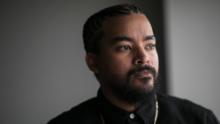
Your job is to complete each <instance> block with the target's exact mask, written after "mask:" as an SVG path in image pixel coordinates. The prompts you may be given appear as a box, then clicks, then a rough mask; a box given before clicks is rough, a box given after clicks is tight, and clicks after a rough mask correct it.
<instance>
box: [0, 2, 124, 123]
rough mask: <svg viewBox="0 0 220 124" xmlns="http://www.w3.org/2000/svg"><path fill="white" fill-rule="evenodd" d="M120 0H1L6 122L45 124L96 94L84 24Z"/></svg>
mask: <svg viewBox="0 0 220 124" xmlns="http://www.w3.org/2000/svg"><path fill="white" fill-rule="evenodd" d="M122 1H123V0H121V1H118V0H111V1H110V0H99V1H97V0H96V1H93V0H92V1H91V0H87V1H85V0H84V1H82V2H73V1H72V2H71V1H66V2H64V1H61V0H60V1H59V2H58V1H57V2H56V1H53V2H49V1H47V2H42V1H41V2H39V1H38V2H37V1H35V2H34V1H20V2H19V1H17V2H15V1H14V2H10V1H8V2H1V3H0V4H1V7H0V8H1V10H3V11H1V21H3V22H1V30H2V29H3V31H1V35H2V36H1V53H3V55H2V56H1V62H3V67H2V68H1V71H2V76H1V84H0V88H1V90H0V94H1V95H0V97H1V102H0V104H1V105H0V107H1V108H0V123H1V124H41V123H42V124H43V123H46V122H47V121H48V120H49V119H51V118H52V117H55V116H56V115H57V114H59V113H61V112H63V111H64V110H68V109H70V108H71V107H72V106H74V105H76V104H78V103H80V102H82V101H84V100H86V99H87V98H90V97H92V96H95V95H96V90H97V88H98V83H97V82H96V80H95V78H94V76H93V74H92V73H91V72H90V71H89V70H88V69H87V67H86V64H85V62H84V56H85V53H84V49H83V45H82V25H83V23H84V22H85V20H86V19H87V17H88V16H89V15H91V14H92V13H94V12H95V11H97V10H99V9H101V8H103V7H105V6H109V5H113V4H116V3H120V2H122Z"/></svg>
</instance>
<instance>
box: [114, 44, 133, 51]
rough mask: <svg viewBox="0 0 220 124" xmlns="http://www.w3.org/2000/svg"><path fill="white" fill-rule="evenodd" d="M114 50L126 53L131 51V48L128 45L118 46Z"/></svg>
mask: <svg viewBox="0 0 220 124" xmlns="http://www.w3.org/2000/svg"><path fill="white" fill-rule="evenodd" d="M116 49H117V51H128V50H131V49H132V48H131V46H129V45H120V46H118V47H117V48H116Z"/></svg>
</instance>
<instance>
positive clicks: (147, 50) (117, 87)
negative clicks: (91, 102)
mask: <svg viewBox="0 0 220 124" xmlns="http://www.w3.org/2000/svg"><path fill="white" fill-rule="evenodd" d="M102 31H103V34H104V36H103V38H102V39H101V41H100V54H98V55H97V60H96V61H97V70H98V71H97V73H98V75H99V81H100V82H101V85H102V86H103V87H104V88H105V89H108V90H110V91H111V92H112V93H113V94H115V95H119V97H120V95H131V94H133V95H135V94H136V95H140V94H147V93H149V92H150V91H152V90H153V88H154V83H155V78H156V76H157V73H158V66H159V65H158V54H157V51H156V48H155V45H156V41H155V38H154V33H153V30H152V27H151V25H150V23H149V21H148V19H147V18H146V16H145V15H143V14H130V15H126V16H118V17H112V18H108V19H107V20H106V21H105V22H104V23H103V28H102ZM149 68H150V69H149ZM122 97H123V96H122Z"/></svg>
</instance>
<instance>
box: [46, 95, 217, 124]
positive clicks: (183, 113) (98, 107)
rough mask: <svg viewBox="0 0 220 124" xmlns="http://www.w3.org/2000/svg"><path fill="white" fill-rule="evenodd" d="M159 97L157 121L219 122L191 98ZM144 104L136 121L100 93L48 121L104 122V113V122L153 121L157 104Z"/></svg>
mask: <svg viewBox="0 0 220 124" xmlns="http://www.w3.org/2000/svg"><path fill="white" fill-rule="evenodd" d="M157 99H158V103H159V116H158V120H157V123H156V124H219V122H218V120H217V118H216V117H215V115H214V114H213V113H212V111H210V110H209V109H206V108H204V107H202V106H200V105H197V104H195V103H192V102H191V101H188V100H185V99H180V98H176V97H172V96H168V95H162V94H157ZM152 105H153V104H152ZM145 107H146V106H145V105H143V106H142V107H141V108H140V109H138V110H137V111H135V112H134V114H135V118H134V119H133V120H135V121H133V120H132V119H130V117H129V116H130V114H131V113H128V112H125V111H123V110H122V109H120V108H117V107H116V106H114V105H112V104H111V103H110V102H108V101H107V100H106V99H105V98H104V97H103V96H99V95H98V97H95V98H92V99H90V100H88V101H85V102H83V103H81V104H79V105H78V106H76V107H74V108H72V109H71V110H69V111H66V112H64V113H62V114H61V115H59V116H57V117H56V118H54V119H52V120H51V121H50V122H49V123H48V124H103V121H102V119H101V118H102V116H103V118H104V121H105V124H136V123H138V124H139V123H140V124H152V123H153V122H152V118H154V113H155V112H154V111H155V109H154V107H155V106H152V108H148V107H147V108H145ZM100 112H101V114H100ZM130 121H131V123H130Z"/></svg>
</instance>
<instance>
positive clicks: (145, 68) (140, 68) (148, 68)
mask: <svg viewBox="0 0 220 124" xmlns="http://www.w3.org/2000/svg"><path fill="white" fill-rule="evenodd" d="M141 71H148V72H149V73H151V74H152V75H153V77H154V78H156V77H157V71H156V69H155V68H154V67H151V66H149V65H144V66H136V67H135V68H133V69H131V70H130V71H129V72H128V76H131V75H133V74H135V73H138V72H141Z"/></svg>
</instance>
